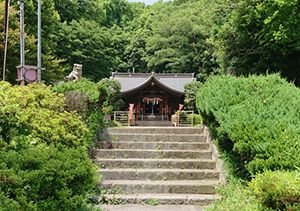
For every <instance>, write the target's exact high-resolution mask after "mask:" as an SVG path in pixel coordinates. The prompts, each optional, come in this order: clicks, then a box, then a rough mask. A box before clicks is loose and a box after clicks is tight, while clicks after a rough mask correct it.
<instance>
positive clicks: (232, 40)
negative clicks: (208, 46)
mask: <svg viewBox="0 0 300 211" xmlns="http://www.w3.org/2000/svg"><path fill="white" fill-rule="evenodd" d="M299 14H300V13H299V1H298V0H280V1H272V0H258V1H251V0H240V1H238V3H237V4H236V5H235V6H234V9H233V10H232V12H231V13H230V15H229V18H228V20H227V21H226V22H225V23H224V24H223V25H222V26H221V27H220V28H219V29H218V30H219V31H218V34H217V36H216V37H215V46H216V52H217V54H218V55H219V61H220V64H221V65H222V66H223V67H224V68H225V69H226V70H227V71H229V72H232V73H235V74H238V75H241V74H243V75H248V74H249V73H252V74H253V73H271V72H280V73H281V74H282V75H283V76H284V77H286V78H288V79H289V80H290V81H295V83H296V84H298V85H299V84H300V81H299V80H300V75H299V67H300V60H299V55H300V48H299V46H300V42H299V39H298V38H299V34H300V16H299Z"/></svg>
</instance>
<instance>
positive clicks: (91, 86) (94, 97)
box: [53, 78, 100, 103]
mask: <svg viewBox="0 0 300 211" xmlns="http://www.w3.org/2000/svg"><path fill="white" fill-rule="evenodd" d="M53 90H54V91H55V92H57V93H67V92H71V91H76V92H79V93H84V94H86V95H87V96H88V98H89V100H90V102H94V103H95V102H97V101H98V100H99V97H100V95H99V91H98V86H97V84H96V83H94V82H92V81H90V80H88V79H86V78H82V79H80V80H79V81H69V82H67V83H62V84H58V85H56V86H54V87H53Z"/></svg>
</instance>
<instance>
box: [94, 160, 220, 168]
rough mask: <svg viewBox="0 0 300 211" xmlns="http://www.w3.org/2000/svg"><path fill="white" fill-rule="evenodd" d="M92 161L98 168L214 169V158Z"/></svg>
mask: <svg viewBox="0 0 300 211" xmlns="http://www.w3.org/2000/svg"><path fill="white" fill-rule="evenodd" d="M94 163H95V164H96V165H98V166H99V167H100V168H136V169H140V168H158V169H161V168H163V169H166V168H181V169H215V168H216V162H215V161H214V160H204V159H201V160H199V159H141V158H121V159H120V158H119V159H95V160H94Z"/></svg>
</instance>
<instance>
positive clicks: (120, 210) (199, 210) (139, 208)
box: [96, 201, 208, 211]
mask: <svg viewBox="0 0 300 211" xmlns="http://www.w3.org/2000/svg"><path fill="white" fill-rule="evenodd" d="M114 203H115V201H113V203H112V204H102V205H98V206H96V207H97V208H99V209H100V210H102V211H205V210H206V209H207V208H208V207H207V206H197V205H172V204H163V205H155V206H153V205H151V203H153V202H151V201H150V202H149V203H148V204H145V203H144V204H117V205H115V204H114Z"/></svg>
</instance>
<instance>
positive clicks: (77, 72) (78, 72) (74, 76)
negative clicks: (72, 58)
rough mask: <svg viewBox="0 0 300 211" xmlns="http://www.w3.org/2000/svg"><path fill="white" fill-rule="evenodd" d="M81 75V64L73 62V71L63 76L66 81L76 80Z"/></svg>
mask: <svg viewBox="0 0 300 211" xmlns="http://www.w3.org/2000/svg"><path fill="white" fill-rule="evenodd" d="M81 76H82V65H81V64H74V66H73V71H72V72H71V73H70V74H69V75H68V76H66V77H65V80H67V81H78V80H79V79H80V78H81Z"/></svg>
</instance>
